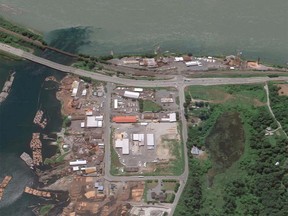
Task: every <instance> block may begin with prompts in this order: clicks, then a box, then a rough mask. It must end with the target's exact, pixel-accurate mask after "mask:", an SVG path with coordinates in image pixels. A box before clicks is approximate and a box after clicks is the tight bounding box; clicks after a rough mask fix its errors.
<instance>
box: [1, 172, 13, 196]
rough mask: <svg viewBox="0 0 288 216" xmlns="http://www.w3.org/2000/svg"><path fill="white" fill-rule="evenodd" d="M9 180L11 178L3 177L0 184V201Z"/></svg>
mask: <svg viewBox="0 0 288 216" xmlns="http://www.w3.org/2000/svg"><path fill="white" fill-rule="evenodd" d="M11 179H12V176H5V178H4V179H3V181H2V182H1V184H0V201H1V199H2V197H3V194H4V190H5V188H6V187H7V185H8V184H9V182H10V181H11Z"/></svg>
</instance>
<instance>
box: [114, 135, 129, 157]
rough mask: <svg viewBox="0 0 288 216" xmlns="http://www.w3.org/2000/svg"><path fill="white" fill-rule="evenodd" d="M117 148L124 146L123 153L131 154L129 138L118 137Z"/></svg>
mask: <svg viewBox="0 0 288 216" xmlns="http://www.w3.org/2000/svg"><path fill="white" fill-rule="evenodd" d="M115 148H122V154H123V155H127V154H129V139H116V140H115Z"/></svg>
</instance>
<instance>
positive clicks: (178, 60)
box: [174, 57, 184, 62]
mask: <svg viewBox="0 0 288 216" xmlns="http://www.w3.org/2000/svg"><path fill="white" fill-rule="evenodd" d="M174 61H175V62H183V61H184V59H183V57H175V58H174Z"/></svg>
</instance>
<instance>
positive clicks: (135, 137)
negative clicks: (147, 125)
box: [132, 134, 145, 146]
mask: <svg viewBox="0 0 288 216" xmlns="http://www.w3.org/2000/svg"><path fill="white" fill-rule="evenodd" d="M132 139H133V141H135V142H139V146H144V141H145V136H144V134H133V135H132Z"/></svg>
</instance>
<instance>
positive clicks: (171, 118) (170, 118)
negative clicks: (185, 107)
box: [160, 113, 177, 122]
mask: <svg viewBox="0 0 288 216" xmlns="http://www.w3.org/2000/svg"><path fill="white" fill-rule="evenodd" d="M160 121H162V122H176V121H177V117H176V113H169V114H168V115H167V117H163V118H161V119H160Z"/></svg>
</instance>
